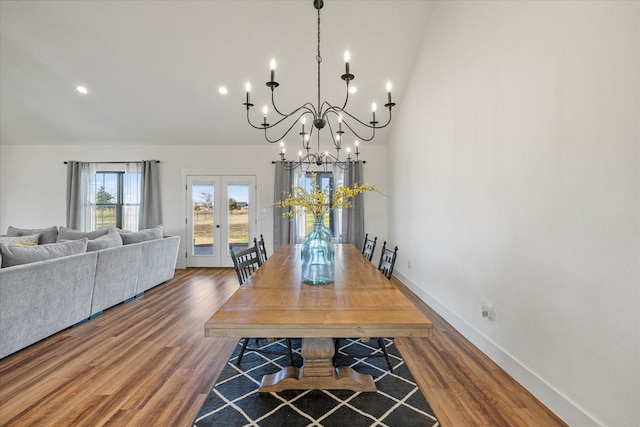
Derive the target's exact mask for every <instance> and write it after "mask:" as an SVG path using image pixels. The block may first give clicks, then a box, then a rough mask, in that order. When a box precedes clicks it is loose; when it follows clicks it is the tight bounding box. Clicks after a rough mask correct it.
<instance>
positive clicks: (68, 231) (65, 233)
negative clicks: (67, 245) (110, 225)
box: [58, 227, 108, 242]
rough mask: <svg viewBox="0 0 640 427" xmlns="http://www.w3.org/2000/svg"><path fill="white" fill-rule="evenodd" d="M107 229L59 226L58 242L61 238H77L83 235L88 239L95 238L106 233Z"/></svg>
mask: <svg viewBox="0 0 640 427" xmlns="http://www.w3.org/2000/svg"><path fill="white" fill-rule="evenodd" d="M107 232H108V229H105V230H96V231H80V230H74V229H73V228H67V227H60V230H58V242H60V241H62V240H79V239H82V238H83V237H86V238H88V239H89V240H93V239H97V238H98V237H102V236H104V235H105V234H107Z"/></svg>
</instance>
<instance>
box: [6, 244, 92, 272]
mask: <svg viewBox="0 0 640 427" xmlns="http://www.w3.org/2000/svg"><path fill="white" fill-rule="evenodd" d="M88 241H89V239H87V238H84V239H82V240H74V241H72V242H65V243H50V244H48V245H39V246H24V247H20V246H7V245H5V244H0V255H2V267H3V268H4V267H12V266H14V265H21V264H29V263H32V262H36V261H44V260H46V259H53V258H59V257H63V256H69V255H76V254H82V253H85V252H86V251H87V242H88Z"/></svg>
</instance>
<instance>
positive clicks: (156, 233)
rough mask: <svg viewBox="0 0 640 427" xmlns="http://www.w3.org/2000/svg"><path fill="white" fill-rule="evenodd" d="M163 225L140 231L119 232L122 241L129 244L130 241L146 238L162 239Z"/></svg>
mask: <svg viewBox="0 0 640 427" xmlns="http://www.w3.org/2000/svg"><path fill="white" fill-rule="evenodd" d="M163 233H164V227H163V226H162V225H159V226H157V227H155V228H147V229H145V230H140V231H131V232H128V233H127V232H121V233H120V236H121V237H122V243H124V244H125V245H130V244H132V243H140V242H146V241H147V240H156V239H162V236H163Z"/></svg>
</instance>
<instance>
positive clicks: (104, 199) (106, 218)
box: [91, 171, 140, 231]
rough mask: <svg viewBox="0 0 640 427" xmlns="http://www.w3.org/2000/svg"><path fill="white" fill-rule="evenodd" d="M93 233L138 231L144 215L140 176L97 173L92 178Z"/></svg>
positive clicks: (127, 173)
mask: <svg viewBox="0 0 640 427" xmlns="http://www.w3.org/2000/svg"><path fill="white" fill-rule="evenodd" d="M91 193H92V194H91V200H93V201H94V203H92V205H93V206H92V208H93V209H91V211H92V214H91V230H103V229H106V228H109V227H118V228H121V229H126V230H131V231H136V230H137V229H138V226H137V223H138V215H139V212H140V173H138V172H136V171H132V172H125V171H97V172H95V173H94V174H92V176H91Z"/></svg>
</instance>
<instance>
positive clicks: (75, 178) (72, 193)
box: [67, 161, 85, 230]
mask: <svg viewBox="0 0 640 427" xmlns="http://www.w3.org/2000/svg"><path fill="white" fill-rule="evenodd" d="M83 180H84V177H83V175H82V163H81V162H73V161H69V162H67V227H68V228H73V229H75V230H82V229H83V226H84V218H83V212H84V207H83V206H84V199H85V196H84V191H83V185H82V184H83Z"/></svg>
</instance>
